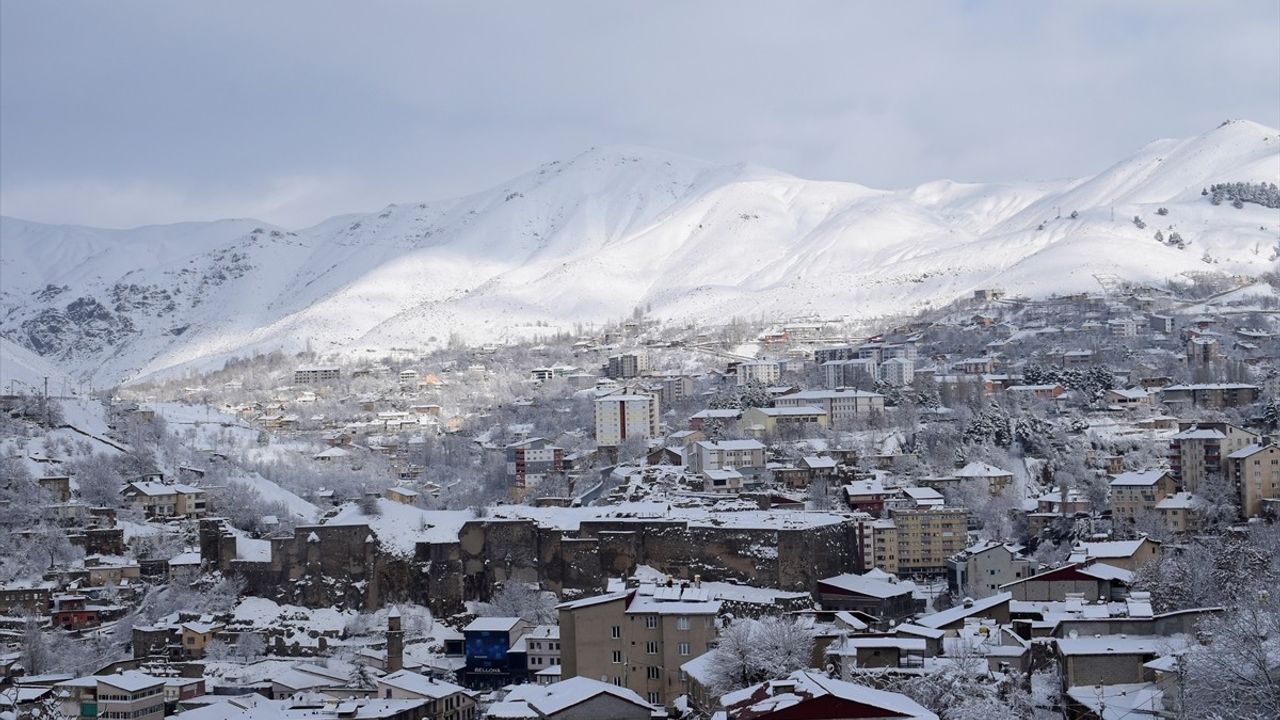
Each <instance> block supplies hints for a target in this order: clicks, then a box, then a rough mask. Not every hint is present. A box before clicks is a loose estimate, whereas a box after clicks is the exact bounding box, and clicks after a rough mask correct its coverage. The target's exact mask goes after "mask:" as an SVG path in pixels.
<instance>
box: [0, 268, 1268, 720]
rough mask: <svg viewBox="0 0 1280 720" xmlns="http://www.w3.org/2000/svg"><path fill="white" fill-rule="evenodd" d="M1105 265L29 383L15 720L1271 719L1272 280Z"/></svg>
mask: <svg viewBox="0 0 1280 720" xmlns="http://www.w3.org/2000/svg"><path fill="white" fill-rule="evenodd" d="M1098 282H1099V285H1100V287H1101V290H1100V291H1099V292H1096V293H1085V294H1077V295H1071V296H1056V297H1049V298H1044V299H1037V300H1031V299H1027V298H1022V297H1013V296H1009V295H1007V294H1006V293H1004V292H1003V291H1002V290H1000V289H998V288H987V289H980V290H977V291H974V292H973V293H972V296H970V297H965V298H964V299H962V300H959V301H956V302H954V303H951V304H950V305H947V306H945V307H941V308H937V309H933V310H927V311H924V312H921V313H918V314H913V315H905V314H904V315H903V316H902V317H898V318H893V319H886V320H884V321H883V322H879V323H876V324H874V325H871V324H867V323H851V322H848V321H847V320H844V319H834V320H832V319H823V318H820V317H809V318H798V319H795V320H792V321H785V322H776V321H766V320H753V319H744V318H725V321H724V323H723V324H721V325H716V326H698V325H692V324H673V323H664V322H660V321H658V320H656V319H653V318H651V317H649V315H648V313H646V311H645V309H644V308H636V309H635V312H634V313H633V314H632V316H631V317H630V318H628V319H626V320H620V321H617V322H615V323H611V324H609V325H607V326H603V327H582V328H580V329H579V330H578V331H577V332H574V333H571V334H564V333H556V334H548V335H547V336H545V337H540V338H538V339H536V340H521V341H515V340H513V341H511V342H508V343H503V344H490V345H483V346H468V345H466V344H464V343H461V342H455V343H452V344H451V345H450V347H449V348H448V349H445V350H435V351H430V352H427V351H419V350H415V349H413V348H403V349H398V350H392V351H389V352H382V353H369V354H368V355H369V356H368V357H358V356H353V355H351V354H349V353H345V354H340V353H334V354H326V353H325V352H323V351H319V350H315V351H310V352H306V353H302V354H299V355H286V354H284V353H280V352H276V353H269V354H259V355H253V356H249V357H242V358H238V359H235V360H232V361H229V362H227V363H226V364H225V365H223V366H222V367H220V368H217V369H210V370H208V371H206V372H194V371H191V372H188V373H187V374H185V375H182V376H180V377H178V376H171V377H166V378H161V379H149V380H147V381H145V382H142V383H139V384H132V385H126V386H122V387H118V388H115V389H113V390H111V391H109V392H107V393H99V394H92V395H91V394H89V393H87V392H81V391H79V389H78V388H75V387H66V383H63V387H61V389H59V388H57V387H49V382H48V381H47V379H46V381H45V383H44V385H43V386H39V385H37V383H36V382H35V381H34V380H33V381H32V382H31V383H10V384H9V385H8V386H7V387H5V388H3V395H2V397H0V401H2V405H3V411H4V412H3V413H2V414H0V450H2V451H3V457H0V462H3V474H4V478H3V484H2V486H0V508H2V509H3V512H2V513H0V525H3V528H0V529H2V530H3V534H2V536H0V543H3V544H4V548H3V550H4V552H3V553H0V717H3V718H15V719H24V718H32V719H40V720H45V719H52V718H65V719H70V718H84V719H87V718H131V719H135V720H158V719H159V718H175V719H177V720H239V719H241V718H243V719H249V718H253V719H258V720H277V719H279V720H293V719H295V718H296V719H301V718H308V719H320V720H323V719H325V718H331V719H334V720H337V719H339V718H346V719H352V720H373V719H378V720H428V719H429V720H478V719H480V718H494V719H499V718H500V719H502V720H515V719H517V718H518V719H521V720H534V719H553V720H568V719H571V718H574V719H580V718H618V719H620V720H626V719H632V718H634V719H636V720H642V719H653V718H669V719H672V720H675V719H687V720H712V719H714V720H771V719H772V720H782V719H783V718H801V717H803V718H832V719H835V718H851V717H857V718H912V719H917V720H939V719H941V720H970V719H973V718H983V719H984V720H997V719H1001V718H1071V719H1074V720H1119V719H1120V718H1186V719H1192V718H1257V719H1261V718H1276V717H1280V591H1278V588H1280V525H1277V524H1276V520H1277V517H1278V516H1280V319H1278V316H1277V307H1278V306H1280V302H1277V297H1278V293H1280V285H1278V281H1277V280H1276V278H1275V277H1273V276H1270V277H1262V278H1243V277H1228V276H1225V275H1221V274H1213V273H1204V274H1203V275H1199V276H1195V277H1189V278H1186V279H1185V280H1179V281H1177V282H1171V283H1169V284H1167V285H1165V286H1160V287H1152V286H1134V285H1131V284H1127V283H1123V282H1119V281H1117V280H1116V279H1114V278H1108V277H1099V279H1098ZM55 385H56V383H55Z"/></svg>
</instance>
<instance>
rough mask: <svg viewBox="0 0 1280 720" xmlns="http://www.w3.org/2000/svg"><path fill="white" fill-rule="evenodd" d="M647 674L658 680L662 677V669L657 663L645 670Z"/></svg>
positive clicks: (651, 678)
mask: <svg viewBox="0 0 1280 720" xmlns="http://www.w3.org/2000/svg"><path fill="white" fill-rule="evenodd" d="M645 676H646V677H648V678H649V679H650V680H657V679H659V678H661V677H662V670H661V669H660V668H659V667H658V666H657V665H650V666H649V667H648V668H646V670H645Z"/></svg>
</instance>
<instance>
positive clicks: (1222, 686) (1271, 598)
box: [1172, 587, 1280, 720]
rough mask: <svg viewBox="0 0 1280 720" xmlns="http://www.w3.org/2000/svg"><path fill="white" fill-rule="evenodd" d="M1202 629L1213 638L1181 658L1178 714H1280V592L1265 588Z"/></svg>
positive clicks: (1207, 717)
mask: <svg viewBox="0 0 1280 720" xmlns="http://www.w3.org/2000/svg"><path fill="white" fill-rule="evenodd" d="M1198 630H1199V632H1200V634H1201V635H1202V636H1204V637H1207V638H1208V642H1206V643H1204V644H1203V645H1194V646H1192V647H1191V648H1190V649H1189V650H1188V651H1187V652H1186V653H1185V654H1184V655H1182V656H1181V657H1180V658H1179V663H1178V671H1179V672H1178V680H1179V682H1178V684H1177V689H1176V691H1175V692H1173V693H1172V695H1173V698H1172V699H1174V704H1175V706H1176V707H1177V713H1178V714H1177V715H1176V717H1180V718H1203V719H1204V720H1228V719H1230V720H1264V718H1265V719H1268V720H1270V719H1271V718H1280V592H1276V590H1275V588H1274V587H1273V588H1271V589H1270V590H1260V591H1258V592H1257V593H1256V594H1255V595H1254V596H1253V597H1251V598H1248V599H1246V601H1244V602H1241V603H1237V604H1235V605H1233V606H1232V607H1230V608H1229V609H1228V610H1227V611H1226V612H1223V613H1220V614H1217V615H1214V616H1213V617H1211V618H1209V619H1207V620H1205V621H1203V622H1202V623H1200V626H1199V627H1198Z"/></svg>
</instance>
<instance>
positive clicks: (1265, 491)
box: [1226, 443, 1280, 517]
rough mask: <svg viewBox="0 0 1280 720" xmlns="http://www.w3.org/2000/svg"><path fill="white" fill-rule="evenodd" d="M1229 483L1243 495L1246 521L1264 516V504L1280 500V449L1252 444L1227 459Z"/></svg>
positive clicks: (1241, 504)
mask: <svg viewBox="0 0 1280 720" xmlns="http://www.w3.org/2000/svg"><path fill="white" fill-rule="evenodd" d="M1226 471H1227V479H1228V480H1229V481H1231V482H1232V483H1234V484H1235V486H1236V489H1237V490H1238V491H1239V493H1240V512H1241V514H1243V515H1244V516H1245V517H1257V516H1258V515H1261V514H1262V501H1263V500H1268V499H1273V498H1280V447H1277V446H1275V445H1274V444H1271V445H1265V446H1264V445H1261V444H1259V443H1252V444H1250V445H1246V446H1245V447H1243V448H1240V449H1239V450H1236V451H1235V452H1232V453H1230V454H1228V455H1227V464H1226Z"/></svg>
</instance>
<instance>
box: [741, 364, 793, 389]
mask: <svg viewBox="0 0 1280 720" xmlns="http://www.w3.org/2000/svg"><path fill="white" fill-rule="evenodd" d="M736 372H737V375H738V384H739V385H746V384H747V383H749V382H753V381H755V382H762V383H764V384H765V385H774V384H776V383H777V382H778V381H779V380H780V379H782V363H780V362H778V361H776V360H750V361H746V362H740V363H738V367H737V370H736Z"/></svg>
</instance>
